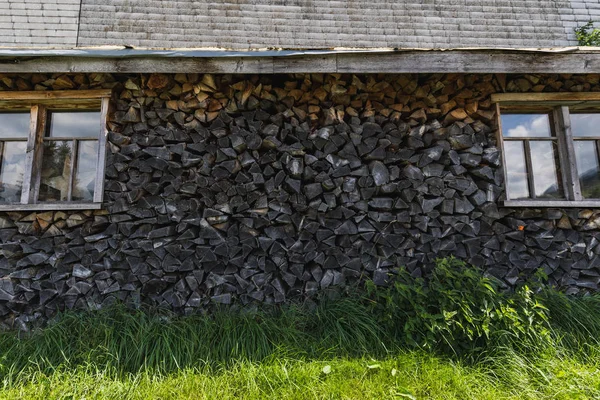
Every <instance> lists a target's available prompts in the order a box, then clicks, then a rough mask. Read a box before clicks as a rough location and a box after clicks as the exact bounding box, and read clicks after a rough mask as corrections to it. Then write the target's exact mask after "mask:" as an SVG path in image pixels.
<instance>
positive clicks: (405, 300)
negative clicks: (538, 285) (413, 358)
mask: <svg viewBox="0 0 600 400" xmlns="http://www.w3.org/2000/svg"><path fill="white" fill-rule="evenodd" d="M367 293H368V296H369V299H370V301H371V306H372V309H373V312H374V313H375V315H376V316H378V317H379V318H380V320H381V323H382V325H383V326H384V329H385V330H386V331H388V332H395V336H396V340H399V341H402V342H405V343H406V344H408V345H409V346H413V347H418V348H423V349H426V350H442V351H444V352H450V353H453V354H465V353H467V352H473V351H478V350H481V349H483V348H484V347H486V346H489V345H491V344H494V345H508V346H512V345H515V344H519V343H520V344H526V343H540V342H547V341H548V340H549V329H548V327H549V326H548V310H547V309H546V308H545V307H544V306H543V305H542V304H541V303H540V302H539V301H538V300H537V299H536V297H535V296H534V294H533V292H532V291H531V290H530V289H529V288H528V287H527V286H523V287H521V288H519V289H518V290H516V291H515V292H513V293H507V292H503V291H501V290H499V287H498V284H497V282H496V281H494V280H492V279H489V278H486V277H484V276H483V275H482V273H481V272H480V271H479V270H478V269H476V268H474V267H472V266H469V265H467V264H465V263H464V262H463V261H460V260H457V259H455V258H446V259H439V260H437V262H436V264H435V267H434V269H433V271H432V274H431V277H430V278H429V279H428V280H427V281H425V280H424V279H422V278H413V277H412V276H411V275H410V274H408V273H407V272H406V271H405V270H401V271H400V273H399V275H398V277H397V279H395V281H394V283H393V284H392V285H391V286H390V287H385V288H382V287H376V286H375V285H374V284H373V283H372V282H370V283H368V284H367Z"/></svg>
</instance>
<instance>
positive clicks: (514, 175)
mask: <svg viewBox="0 0 600 400" xmlns="http://www.w3.org/2000/svg"><path fill="white" fill-rule="evenodd" d="M504 158H505V159H506V174H507V176H506V183H507V185H506V188H507V190H508V198H509V199H513V200H515V199H526V198H528V197H529V188H528V186H527V168H526V166H525V152H524V150H523V142H522V141H520V140H519V141H506V142H504Z"/></svg>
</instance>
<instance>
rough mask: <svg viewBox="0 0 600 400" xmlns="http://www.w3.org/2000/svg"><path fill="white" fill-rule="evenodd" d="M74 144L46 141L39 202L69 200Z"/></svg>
mask: <svg viewBox="0 0 600 400" xmlns="http://www.w3.org/2000/svg"><path fill="white" fill-rule="evenodd" d="M72 153H73V142H71V141H64V142H63V141H54V140H52V141H45V142H44V156H43V159H42V179H41V182H40V192H39V201H66V200H68V193H69V182H70V177H71V162H72V161H71V160H72Z"/></svg>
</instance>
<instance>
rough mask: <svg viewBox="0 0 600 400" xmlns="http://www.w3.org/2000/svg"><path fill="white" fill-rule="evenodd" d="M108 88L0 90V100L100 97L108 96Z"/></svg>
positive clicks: (109, 93)
mask: <svg viewBox="0 0 600 400" xmlns="http://www.w3.org/2000/svg"><path fill="white" fill-rule="evenodd" d="M110 95H111V90H110V89H97V90H48V91H39V90H38V91H23V92H3V91H0V100H1V101H19V100H26V101H37V102H40V101H44V100H57V99H69V100H78V99H101V98H103V97H110Z"/></svg>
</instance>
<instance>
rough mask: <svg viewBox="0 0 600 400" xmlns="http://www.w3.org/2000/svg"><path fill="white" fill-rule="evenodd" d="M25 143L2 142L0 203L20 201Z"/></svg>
mask: <svg viewBox="0 0 600 400" xmlns="http://www.w3.org/2000/svg"><path fill="white" fill-rule="evenodd" d="M26 150H27V142H4V150H3V151H2V162H1V164H0V202H3V203H18V202H19V201H21V189H22V187H23V174H24V172H25V152H26Z"/></svg>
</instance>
